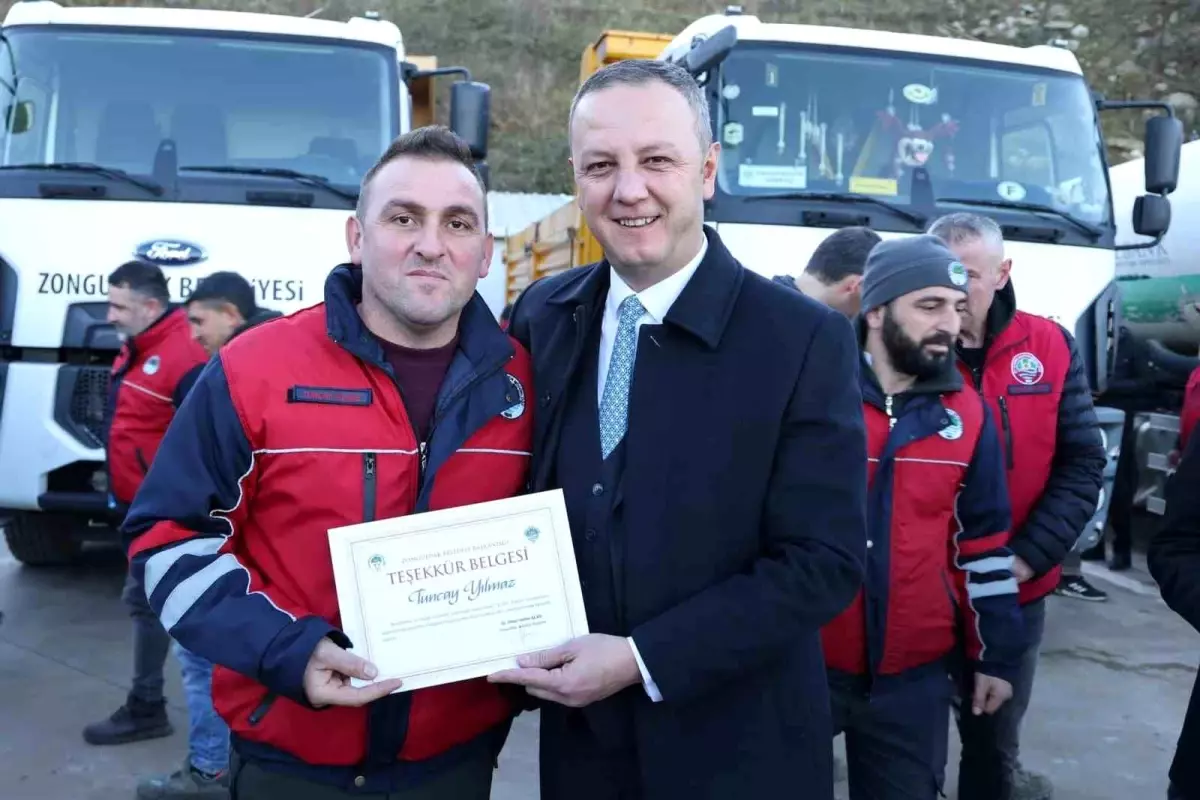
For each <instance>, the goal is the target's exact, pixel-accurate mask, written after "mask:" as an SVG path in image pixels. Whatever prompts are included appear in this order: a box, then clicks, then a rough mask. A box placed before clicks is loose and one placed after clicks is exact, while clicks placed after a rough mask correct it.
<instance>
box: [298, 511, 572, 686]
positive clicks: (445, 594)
mask: <svg viewBox="0 0 1200 800" xmlns="http://www.w3.org/2000/svg"><path fill="white" fill-rule="evenodd" d="M329 542H330V553H331V556H332V559H333V572H334V580H335V583H336V585H337V593H338V605H339V608H340V610H341V618H342V619H341V623H342V626H341V627H342V630H343V631H344V632H345V633H346V635H347V636H348V637H349V638H350V640H351V642H353V644H354V647H353V649H352V650H351V651H350V652H349V653H346V655H348V656H349V655H354V656H358V657H361V658H362V659H364V660H365V661H366V662H368V663H369V664H370V665H372V666H374V667H375V668H376V669H377V670H378V672H377V674H378V676H379V677H380V678H381V679H382V680H381V681H380V683H378V684H374V685H371V686H370V687H364V684H366V682H367V681H366V680H364V679H365V678H366V673H364V672H362V671H361V670H360V671H359V672H357V673H356V672H343V673H342V674H343V675H347V676H349V678H350V681H349V684H350V685H348V686H341V687H337V686H334V687H332V689H333V690H335V691H360V690H362V691H365V690H370V691H371V692H372V694H375V695H378V696H382V694H386V693H387V692H389V691H394V690H395V687H394V686H393V685H392V684H389V685H388V686H389V688H382V687H383V684H384V681H392V680H396V679H398V680H400V681H402V682H403V684H402V686H401V687H400V688H402V689H405V690H411V689H420V688H424V687H427V686H436V685H439V684H444V683H450V682H453V681H461V680H467V679H470V678H478V677H482V676H484V675H489V674H492V673H495V672H498V671H501V670H506V669H512V668H516V667H518V666H519V664H518V661H517V658H518V656H521V655H522V654H528V653H534V652H537V651H542V650H549V649H551V648H556V647H559V646H560V645H564V644H566V643H568V642H571V641H572V640H574V639H576V638H577V637H580V636H583V635H584V634H586V633H587V632H588V629H587V619H586V616H585V614H584V607H583V596H582V592H581V589H580V585H579V574H578V570H577V568H576V565H575V551H574V548H573V545H572V542H571V534H570V530H569V527H568V523H567V515H566V508H565V506H564V504H563V498H562V493H561V492H560V491H552V492H542V493H539V494H533V495H526V496H522V497H515V498H510V499H505V500H496V501H492V502H488V503H480V504H476V505H471V506H463V507H458V508H450V509H443V510H438V511H431V512H426V513H423V514H415V515H411V516H405V517H400V518H396V519H388V520H380V521H377V522H369V523H364V524H361V525H352V526H347V527H343V528H335V529H332V530H330V531H329ZM330 644H332V643H330ZM314 657H315V655H314ZM311 666H312V665H311V664H310V668H311ZM306 680H307V676H306ZM377 687H381V688H377ZM327 688H329V687H327Z"/></svg>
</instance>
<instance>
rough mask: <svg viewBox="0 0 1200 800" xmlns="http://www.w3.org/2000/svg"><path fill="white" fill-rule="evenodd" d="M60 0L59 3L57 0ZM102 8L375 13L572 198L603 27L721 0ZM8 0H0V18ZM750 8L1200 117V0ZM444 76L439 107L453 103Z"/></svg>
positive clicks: (653, 24) (886, 1)
mask: <svg viewBox="0 0 1200 800" xmlns="http://www.w3.org/2000/svg"><path fill="white" fill-rule="evenodd" d="M60 1H61V0H60ZM105 4H106V5H168V6H178V7H200V8H222V9H228V10H240V11H268V12H273V13H279V14H292V15H297V16H302V15H309V14H313V15H315V16H320V17H323V18H326V19H345V18H347V17H349V16H352V15H356V14H363V13H365V12H367V11H377V12H379V13H380V15H381V16H382V17H384V18H385V19H390V20H392V21H393V22H395V23H396V24H397V25H399V26H400V29H401V31H402V32H403V35H404V43H405V47H406V48H407V50H408V52H409V53H411V54H415V55H435V56H437V58H438V63H439V64H440V65H441V66H449V65H460V66H465V67H467V68H468V69H470V70H471V73H472V77H473V78H474V79H475V80H479V81H484V82H486V83H489V84H490V85H491V87H492V93H493V95H492V113H493V126H492V130H491V156H490V158H489V162H490V165H491V173H492V178H493V185H494V186H495V188H497V189H501V190H506V191H543V192H570V191H571V176H570V171H569V169H568V165H567V145H566V118H567V111H568V109H569V107H570V103H571V97H572V95H573V94H574V91H575V88H576V87H577V85H578V82H579V66H580V58H581V56H582V53H583V50H584V48H585V47H586V46H587V45H589V44H590V43H592V42H593V41H595V39H596V38H597V37H598V36H599V34H600V33H601V32H602V31H604V30H606V29H621V30H635V31H654V32H658V33H676V32H678V31H680V30H682V29H683V27H684V26H685V25H687V23H688V22H690V21H692V20H693V19H695V18H696V17H699V16H701V15H703V14H706V13H712V12H719V11H722V10H723V9H724V7H725V5H726V3H724V2H720V0H717V1H716V2H714V1H713V0H692V2H685V1H684V0H655V2H654V3H653V7H651V4H650V3H649V2H647V0H594V2H589V0H561V2H556V1H555V0H425V2H423V3H414V2H401V0H329V2H321V0H165V2H159V3H146V2H124V1H123V0H116V2H109V3H105ZM10 5H11V0H0V15H2V14H3V13H5V12H7V10H8V7H9V6H10ZM743 6H744V8H745V11H746V13H755V14H758V16H759V17H760V18H762V19H763V20H764V21H768V22H799V23H810V24H827V25H844V26H851V27H866V28H877V29H883V30H892V31H909V32H914V33H928V34H935V35H944V36H956V37H962V38H970V39H977V40H980V41H994V42H1000V43H1005V44H1016V45H1032V44H1044V43H1046V42H1048V41H1050V40H1052V39H1056V38H1060V39H1065V40H1067V41H1068V46H1070V47H1071V48H1072V49H1074V50H1075V52H1076V55H1077V56H1078V57H1079V59H1080V61H1081V62H1082V64H1083V66H1084V72H1085V74H1086V75H1087V77H1088V79H1089V81H1090V82H1091V83H1092V85H1093V86H1094V87H1095V88H1096V89H1097V90H1098V91H1100V92H1103V93H1104V94H1105V95H1106V96H1108V97H1109V98H1112V99H1129V98H1135V97H1136V98H1143V99H1144V98H1154V99H1164V98H1169V99H1170V101H1171V102H1173V103H1175V104H1176V107H1177V108H1178V110H1179V112H1180V114H1181V116H1182V117H1183V118H1184V120H1185V122H1186V124H1187V126H1188V128H1187V129H1188V131H1189V133H1191V132H1193V131H1194V130H1195V129H1196V128H1197V127H1198V125H1200V122H1198V120H1197V116H1196V98H1197V97H1200V77H1198V76H1200V47H1195V46H1192V47H1187V46H1185V42H1196V41H1200V3H1197V2H1195V1H1194V0H1149V2H1148V3H1146V4H1143V5H1142V6H1141V7H1140V8H1141V9H1142V10H1141V13H1142V16H1141V20H1143V21H1141V22H1134V21H1133V20H1134V19H1135V17H1134V15H1133V12H1131V11H1130V10H1129V9H1128V8H1127V7H1125V6H1124V5H1123V4H1120V3H1113V2H1111V0H1061V1H1060V2H1051V1H1050V0H1026V2H1024V3H1014V2H1011V0H948V2H938V1H937V0H904V1H903V2H901V1H900V0H823V2H815V3H814V2H801V0H746V1H745V2H743ZM448 82H449V81H443V85H442V87H441V92H440V97H439V100H440V103H439V106H440V107H441V108H442V109H443V114H444V106H445V95H446V94H447V89H446V86H445V84H447V83H448ZM442 118H443V119H444V116H443V117H442ZM1144 119H1145V115H1144V114H1141V113H1136V112H1121V113H1119V114H1118V113H1108V114H1105V115H1104V117H1103V120H1104V128H1105V135H1106V137H1107V138H1108V139H1109V145H1110V155H1111V156H1112V158H1113V160H1114V161H1120V160H1123V159H1124V158H1128V157H1132V156H1136V155H1139V154H1140V153H1139V151H1138V147H1139V145H1140V139H1141V135H1142V126H1143V124H1144Z"/></svg>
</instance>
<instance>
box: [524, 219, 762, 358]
mask: <svg viewBox="0 0 1200 800" xmlns="http://www.w3.org/2000/svg"><path fill="white" fill-rule="evenodd" d="M703 230H704V235H705V237H706V238H707V240H708V250H707V252H705V254H704V258H703V259H701V261H700V265H699V266H698V267H696V272H695V274H694V275H692V278H691V280H689V281H688V283H687V285H686V286H684V287H683V291H682V292H680V294H679V298H678V299H677V300H676V301H675V302H674V303H673V304H672V305H671V309H670V310H669V311H668V312H667V316H666V319H665V322H666V323H667V324H670V325H675V326H676V327H679V328H681V329H683V330H685V331H687V332H688V333H690V334H692V335H693V336H695V337H696V338H698V339H700V340H701V341H702V342H704V343H705V344H706V345H708V347H710V348H715V347H716V346H717V345H718V344H720V342H721V336H722V334H723V333H724V332H725V327H726V325H727V324H728V323H729V318H730V317H731V316H732V314H733V307H734V304H735V303H736V302H737V296H738V289H740V288H741V285H742V280H743V279H744V268H743V267H742V265H741V264H740V263H738V261H737V260H736V259H735V258H734V257H733V255H732V254H731V253H730V252H729V250H728V249H727V248H726V247H725V245H724V243H723V242H722V241H721V239H720V237H719V236H718V235H717V232H716V231H715V230H713V229H712V227H710V226H708V225H704V226H703ZM611 269H612V266H611V265H610V264H609V262H608V259H607V258H605V259H603V260H601V261H600V262H598V263H597V264H595V265H594V266H592V267H590V268H588V269H587V270H586V271H585V272H584V273H583V275H582V276H581V277H579V278H576V279H575V280H573V281H568V282H565V283H563V285H562V286H559V287H558V288H557V289H555V291H554V292H553V293H552V294H551V295H550V297H549V298H548V300H547V302H549V303H552V304H562V305H577V306H578V305H582V306H588V307H591V308H593V309H594V308H596V307H597V306H600V305H603V303H604V298H605V296H606V295H607V293H608V286H609V270H611Z"/></svg>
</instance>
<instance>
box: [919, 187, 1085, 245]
mask: <svg viewBox="0 0 1200 800" xmlns="http://www.w3.org/2000/svg"><path fill="white" fill-rule="evenodd" d="M937 202H939V203H961V204H962V205H964V206H985V207H987V208H1013V209H1017V210H1018V211H1036V212H1040V213H1042V214H1053V215H1054V216H1056V217H1059V218H1060V219H1064V220H1066V221H1067V222H1069V223H1071V224H1072V225H1074V226H1075V227H1076V228H1079V230H1081V231H1083V232H1084V233H1086V234H1087V235H1088V236H1091V237H1092V238H1093V239H1099V238H1100V236H1101V235H1102V234H1103V233H1104V232H1103V231H1101V230H1100V229H1099V228H1097V227H1095V226H1094V225H1091V224H1089V223H1087V222H1084V221H1083V220H1081V219H1079V218H1078V217H1073V216H1071V215H1070V214H1068V213H1067V212H1066V211H1059V210H1058V209H1057V208H1055V207H1054V206H1044V205H1042V204H1041V203H1013V202H1009V201H1007V200H975V199H973V198H970V197H939V198H938V199H937Z"/></svg>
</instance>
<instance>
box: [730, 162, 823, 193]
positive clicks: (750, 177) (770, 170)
mask: <svg viewBox="0 0 1200 800" xmlns="http://www.w3.org/2000/svg"><path fill="white" fill-rule="evenodd" d="M738 184H739V185H741V186H749V187H752V188H754V189H806V188H808V171H807V169H806V168H805V167H786V166H774V165H771V164H739V165H738Z"/></svg>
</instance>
